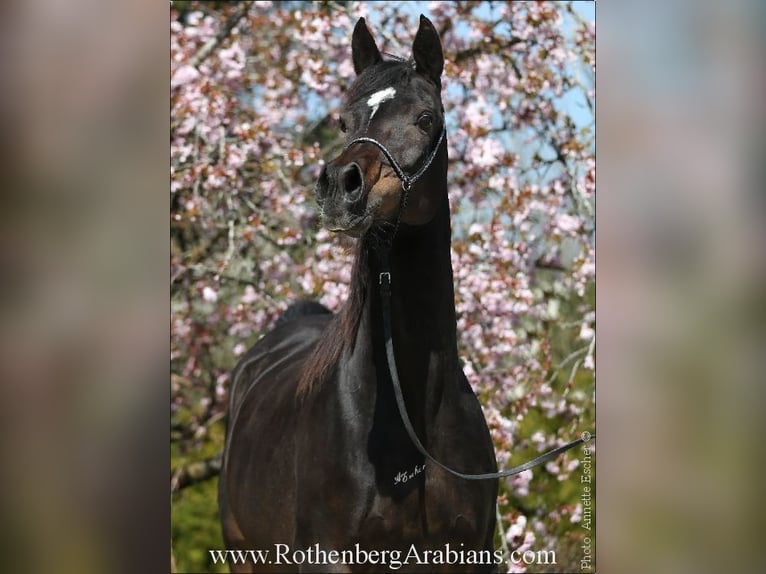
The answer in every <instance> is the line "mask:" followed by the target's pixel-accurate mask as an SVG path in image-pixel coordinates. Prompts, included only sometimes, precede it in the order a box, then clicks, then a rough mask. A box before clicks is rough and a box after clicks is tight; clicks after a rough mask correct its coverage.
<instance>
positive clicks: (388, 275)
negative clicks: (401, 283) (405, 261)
mask: <svg viewBox="0 0 766 574" xmlns="http://www.w3.org/2000/svg"><path fill="white" fill-rule="evenodd" d="M384 277H385V278H386V283H387V284H388V285H391V273H390V272H388V271H383V272H382V273H381V274H380V276H379V277H378V285H383V278H384Z"/></svg>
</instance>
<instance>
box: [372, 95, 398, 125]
mask: <svg viewBox="0 0 766 574" xmlns="http://www.w3.org/2000/svg"><path fill="white" fill-rule="evenodd" d="M395 95H396V90H395V89H393V88H386V89H385V90H380V91H379V92H375V93H374V94H372V95H371V96H370V99H369V100H367V105H368V106H370V107H371V108H372V113H370V120H372V118H373V117H374V116H375V112H377V111H378V108H379V107H380V104H382V103H383V102H386V101H388V100H390V99H391V98H393V97H394V96H395Z"/></svg>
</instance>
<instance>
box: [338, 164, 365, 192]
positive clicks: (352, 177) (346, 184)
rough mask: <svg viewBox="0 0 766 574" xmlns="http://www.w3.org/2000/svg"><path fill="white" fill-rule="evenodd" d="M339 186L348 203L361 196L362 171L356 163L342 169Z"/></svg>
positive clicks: (362, 184) (362, 185) (362, 186)
mask: <svg viewBox="0 0 766 574" xmlns="http://www.w3.org/2000/svg"><path fill="white" fill-rule="evenodd" d="M341 185H342V189H343V192H344V193H345V194H346V199H347V200H348V201H356V200H357V199H359V197H360V196H361V194H362V190H363V188H364V183H363V181H362V169H361V168H360V167H359V165H357V164H356V163H352V164H350V165H347V166H346V167H344V168H343V173H342V174H341Z"/></svg>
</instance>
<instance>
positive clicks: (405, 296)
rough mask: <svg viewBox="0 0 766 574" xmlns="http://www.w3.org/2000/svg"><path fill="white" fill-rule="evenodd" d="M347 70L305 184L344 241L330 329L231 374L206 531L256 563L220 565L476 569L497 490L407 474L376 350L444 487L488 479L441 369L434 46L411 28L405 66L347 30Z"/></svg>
mask: <svg viewBox="0 0 766 574" xmlns="http://www.w3.org/2000/svg"><path fill="white" fill-rule="evenodd" d="M352 56H353V64H354V69H355V71H356V74H357V78H356V80H355V81H354V83H353V84H352V85H351V86H350V88H349V90H348V92H347V93H346V95H345V98H344V102H343V106H342V109H341V111H340V128H341V130H342V131H343V132H345V137H346V142H347V145H346V148H345V149H344V150H343V152H342V153H341V154H340V155H339V156H338V157H336V158H335V159H333V160H332V161H330V162H328V163H327V164H326V166H325V167H324V169H323V170H322V172H321V174H320V176H319V179H318V182H317V186H316V194H317V202H318V204H319V207H320V209H321V215H322V221H323V224H324V225H325V226H326V227H327V228H328V229H331V230H333V231H336V232H338V233H346V234H348V235H351V236H353V237H357V238H358V239H357V242H356V248H355V254H354V263H353V272H352V278H351V285H350V294H349V298H348V300H347V301H346V303H345V305H344V306H343V307H342V309H341V310H340V311H339V312H338V313H337V314H331V313H329V312H328V311H327V310H326V309H324V308H323V307H321V306H319V305H318V304H316V303H305V302H304V303H301V304H299V306H297V307H293V308H291V309H288V311H287V312H286V313H285V315H284V316H283V317H282V318H280V320H279V321H278V322H277V325H275V326H274V328H273V329H272V330H271V331H270V332H268V333H267V334H266V335H264V336H263V337H262V338H261V339H260V340H259V341H258V342H257V343H256V345H255V346H254V347H253V348H252V349H251V350H250V351H249V352H248V353H247V354H246V355H245V356H244V357H243V359H242V360H241V361H240V363H239V364H238V365H237V367H236V369H235V370H234V373H233V376H232V388H231V390H230V399H229V413H228V416H229V418H228V428H227V438H226V447H225V452H224V460H223V465H222V471H221V477H220V483H219V484H220V486H219V504H220V508H221V522H222V527H223V535H224V540H225V543H226V546H227V548H228V549H232V550H256V551H258V550H259V551H261V553H260V554H257V553H252V554H251V555H250V559H248V560H246V561H245V563H244V564H239V565H233V564H232V565H231V567H232V570H233V571H243V572H258V571H263V572H276V571H287V572H292V571H301V572H305V571H312V570H318V571H336V572H368V571H371V572H379V571H382V570H383V571H385V570H388V569H389V568H390V567H391V565H394V563H395V562H401V564H400V566H399V569H400V570H401V571H403V572H414V571H427V572H434V571H445V572H446V571H470V572H481V571H492V570H494V569H495V568H496V564H495V562H496V561H497V557H496V555H495V554H494V553H493V536H494V530H495V504H496V497H497V488H498V483H497V480H496V479H493V480H482V481H467V480H463V479H461V478H458V477H455V476H452V475H450V474H449V473H447V472H445V471H444V470H443V469H442V468H440V467H439V466H437V465H433V464H431V463H430V462H429V461H427V460H426V459H425V458H424V456H423V455H422V454H421V452H420V451H419V450H418V449H417V448H416V447H415V445H414V444H413V440H412V439H411V438H410V436H409V435H408V433H407V430H406V429H405V426H404V424H403V420H402V416H401V415H400V413H399V411H398V410H397V401H396V397H395V392H394V385H393V384H392V376H391V369H390V367H389V364H388V362H387V355H386V339H387V338H388V339H389V340H392V341H393V354H394V355H395V368H396V371H397V373H398V384H399V385H400V388H401V394H402V395H403V399H404V404H406V412H407V414H408V415H409V417H408V418H409V420H410V421H411V427H412V429H414V432H415V433H416V435H417V438H418V439H419V441H420V442H421V443H422V445H423V446H425V447H426V448H427V449H428V452H429V453H431V454H432V455H433V456H434V457H436V458H437V459H438V460H440V461H443V462H445V463H447V464H449V466H450V467H452V468H454V469H458V470H460V471H461V472H465V473H490V472H494V471H495V470H496V469H497V466H496V462H495V454H494V449H493V446H492V441H491V440H490V435H489V431H488V428H487V424H486V421H485V419H484V416H483V414H482V410H481V407H480V405H479V402H478V400H477V398H476V396H475V394H474V393H473V391H472V390H471V388H470V386H469V384H468V381H467V379H466V377H465V375H464V374H463V372H462V369H461V366H460V361H459V359H458V353H457V335H456V320H455V304H454V290H453V277H452V265H451V260H450V235H451V230H450V212H449V203H448V198H447V141H446V137H445V128H444V121H445V120H444V110H443V107H442V101H441V74H442V70H443V65H444V58H443V54H442V47H441V42H440V39H439V35H438V33H437V32H436V30H435V28H434V27H433V25H432V24H431V22H430V21H429V20H428V19H427V18H425V17H423V16H421V17H420V26H419V29H418V31H417V34H416V36H415V40H414V43H413V49H412V58H411V59H407V60H404V59H398V58H396V59H390V58H383V57H382V55H381V53H380V51H379V50H378V48H377V46H376V44H375V40H374V39H373V37H372V35H371V34H370V32H369V31H368V29H367V27H366V24H365V22H364V19H360V20H359V21H358V22H357V24H356V27H355V28H354V32H353V37H352ZM384 283H385V284H384ZM382 289H389V290H390V291H388V292H387V299H386V301H389V300H390V310H387V313H388V315H386V313H384V309H383V308H382V306H383V300H382V297H381V291H382ZM388 293H390V295H389V294H388ZM386 307H389V304H388V303H386ZM384 315H385V316H387V317H389V319H388V327H387V328H384V323H385V322H386V321H384ZM386 330H388V331H390V333H388V335H386V336H384V331H386ZM450 552H451V553H450ZM256 557H257V558H256Z"/></svg>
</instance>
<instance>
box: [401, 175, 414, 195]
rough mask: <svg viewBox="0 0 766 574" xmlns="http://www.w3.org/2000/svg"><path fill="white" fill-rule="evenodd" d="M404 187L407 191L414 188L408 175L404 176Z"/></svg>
mask: <svg viewBox="0 0 766 574" xmlns="http://www.w3.org/2000/svg"><path fill="white" fill-rule="evenodd" d="M402 189H403V190H404V191H406V192H409V191H410V190H411V189H412V180H411V179H410V178H409V177H407V176H404V177H403V178H402Z"/></svg>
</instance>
